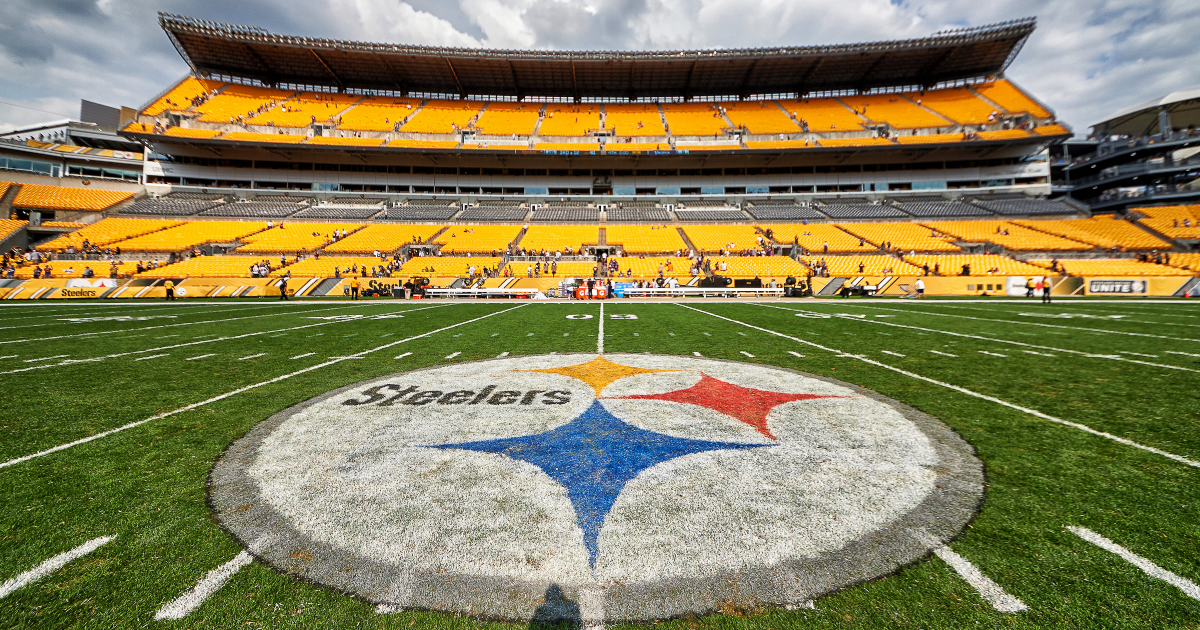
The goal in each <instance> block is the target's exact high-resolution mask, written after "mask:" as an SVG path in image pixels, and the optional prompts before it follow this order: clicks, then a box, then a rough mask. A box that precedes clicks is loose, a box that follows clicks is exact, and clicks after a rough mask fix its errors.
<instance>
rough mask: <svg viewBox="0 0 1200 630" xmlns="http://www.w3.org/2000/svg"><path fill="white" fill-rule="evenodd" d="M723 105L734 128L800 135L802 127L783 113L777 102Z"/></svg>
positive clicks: (747, 102) (742, 102) (746, 102)
mask: <svg viewBox="0 0 1200 630" xmlns="http://www.w3.org/2000/svg"><path fill="white" fill-rule="evenodd" d="M722 105H723V106H724V107H725V115H726V116H727V117H728V118H729V120H730V121H732V122H733V124H734V126H735V127H743V126H744V127H746V130H747V131H748V132H749V133H755V134H767V133H783V134H792V133H800V126H799V125H797V124H796V123H795V121H793V120H792V119H791V118H790V117H788V115H787V114H785V113H783V110H782V109H779V105H777V104H776V103H775V101H741V102H737V103H722Z"/></svg>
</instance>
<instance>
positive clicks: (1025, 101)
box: [974, 81, 1052, 118]
mask: <svg viewBox="0 0 1200 630" xmlns="http://www.w3.org/2000/svg"><path fill="white" fill-rule="evenodd" d="M974 89H975V91H976V92H978V93H979V94H980V95H982V96H983V97H984V98H986V99H987V100H989V101H991V102H993V103H995V104H997V105H999V106H1000V107H1003V108H1004V109H1005V110H1006V111H1008V112H1010V113H1013V114H1029V115H1031V116H1034V117H1035V118H1051V117H1052V116H1051V114H1050V112H1048V111H1046V109H1045V108H1044V107H1042V106H1041V105H1038V104H1037V103H1036V102H1035V101H1034V100H1033V99H1031V98H1029V96H1027V95H1026V94H1025V93H1024V92H1022V91H1021V90H1019V89H1018V88H1017V86H1015V85H1013V84H1012V83H1009V82H1008V81H993V82H991V83H984V84H981V85H976V86H975V87H974Z"/></svg>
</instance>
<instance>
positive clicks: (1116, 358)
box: [755, 304, 1200, 372]
mask: <svg viewBox="0 0 1200 630" xmlns="http://www.w3.org/2000/svg"><path fill="white" fill-rule="evenodd" d="M755 306H762V307H764V308H777V309H779V310H781V311H792V312H794V313H800V314H802V315H804V314H817V315H819V314H820V313H817V312H816V311H802V310H797V309H794V308H787V307H783V306H775V305H773V304H755ZM867 308H870V307H867ZM845 321H853V322H862V323H865V324H881V325H883V326H894V327H896V328H908V329H910V330H924V331H926V332H933V333H940V334H943V335H951V336H954V337H963V338H965V339H979V340H981V341H993V342H995V343H1004V344H1008V345H1010V346H1024V347H1029V348H1043V349H1045V350H1053V351H1055V352H1066V353H1068V354H1078V355H1080V356H1085V357H1089V358H1092V359H1111V360H1113V361H1124V362H1126V363H1136V364H1138V365H1149V366H1152V367H1160V368H1166V369H1168V370H1183V371H1185V372H1200V370H1196V369H1193V368H1188V367H1183V366H1180V365H1167V364H1164V363H1150V362H1148V361H1141V360H1139V359H1128V358H1125V357H1123V356H1120V355H1116V354H1092V353H1090V352H1083V351H1082V350H1068V349H1066V348H1054V347H1051V346H1047V345H1044V344H1032V343H1025V342H1022V341H1013V340H1011V339H996V338H993V337H982V336H980V335H972V334H968V333H960V332H953V331H950V330H938V329H936V328H922V327H920V326H911V325H908V324H895V323H892V322H881V321H876V320H872V319H859V318H857V317H847V318H845ZM808 334H810V335H815V333H811V332H810V333H808ZM917 334H918V335H921V334H923V333H917ZM1018 334H1023V335H1024V334H1030V333H1020V332H1019V333H1018ZM1024 352H1027V353H1029V354H1036V355H1038V356H1043V357H1053V356H1054V355H1052V354H1044V353H1041V352H1034V351H1029V350H1026V351H1024ZM1167 352H1170V353H1171V354H1187V353H1186V352H1171V351H1170V350H1167ZM1191 356H1197V357H1200V354H1197V355H1191Z"/></svg>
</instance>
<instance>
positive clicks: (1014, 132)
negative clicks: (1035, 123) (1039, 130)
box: [974, 129, 1029, 140]
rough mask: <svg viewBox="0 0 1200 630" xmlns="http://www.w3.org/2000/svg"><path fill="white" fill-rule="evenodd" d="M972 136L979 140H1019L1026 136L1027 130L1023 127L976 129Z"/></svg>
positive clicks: (1027, 134) (1027, 135)
mask: <svg viewBox="0 0 1200 630" xmlns="http://www.w3.org/2000/svg"><path fill="white" fill-rule="evenodd" d="M974 137H975V138H977V139H979V140H1019V139H1021V138H1028V137H1029V132H1028V131H1025V130H1024V129H998V130H996V131H977V132H975V136H974Z"/></svg>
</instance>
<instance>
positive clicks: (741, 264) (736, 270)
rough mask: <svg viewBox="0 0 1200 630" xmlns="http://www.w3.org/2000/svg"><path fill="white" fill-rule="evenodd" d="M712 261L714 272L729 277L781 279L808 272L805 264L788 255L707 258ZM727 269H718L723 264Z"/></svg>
mask: <svg viewBox="0 0 1200 630" xmlns="http://www.w3.org/2000/svg"><path fill="white" fill-rule="evenodd" d="M707 260H708V261H710V262H711V263H712V270H713V273H716V274H719V275H722V276H725V277H727V278H754V277H757V278H760V279H762V280H769V279H771V278H778V279H780V280H782V279H784V278H787V277H788V276H793V277H800V276H804V275H806V274H807V270H806V269H805V268H804V266H803V265H801V264H800V263H798V262H796V261H795V260H792V259H791V258H788V257H787V256H713V257H711V258H708V259H707ZM722 263H724V264H725V270H723V271H718V270H719V269H720V268H721V264H722Z"/></svg>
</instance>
